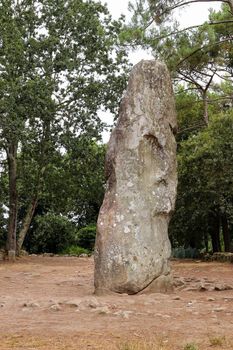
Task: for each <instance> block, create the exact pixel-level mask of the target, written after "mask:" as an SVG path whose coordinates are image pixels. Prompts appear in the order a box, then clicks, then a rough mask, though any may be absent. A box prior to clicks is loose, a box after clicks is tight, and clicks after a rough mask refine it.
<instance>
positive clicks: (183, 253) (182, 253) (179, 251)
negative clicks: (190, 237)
mask: <svg viewBox="0 0 233 350" xmlns="http://www.w3.org/2000/svg"><path fill="white" fill-rule="evenodd" d="M172 257H173V258H177V259H197V258H199V257H200V253H199V251H198V249H196V248H191V247H187V248H184V247H178V248H173V249H172Z"/></svg>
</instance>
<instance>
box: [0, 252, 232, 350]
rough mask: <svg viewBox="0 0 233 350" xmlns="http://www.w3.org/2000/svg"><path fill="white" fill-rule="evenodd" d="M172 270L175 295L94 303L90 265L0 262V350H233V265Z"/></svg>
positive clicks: (66, 260) (56, 260)
mask: <svg viewBox="0 0 233 350" xmlns="http://www.w3.org/2000/svg"><path fill="white" fill-rule="evenodd" d="M172 265H173V274H174V280H175V283H176V288H175V291H174V293H172V294H169V295H163V294H150V295H145V294H142V295H133V296H128V295H109V296H104V297H97V296H94V295H93V260H92V258H74V257H40V256H37V257H36V256H35V257H34V256H30V257H25V258H21V259H19V260H18V261H17V262H16V263H14V264H9V263H6V262H0V349H1V350H34V349H36V350H65V349H66V350H68V349H69V350H78V349H106V350H108V349H109V350H111V349H112V350H118V349H119V350H141V349H142V350H149V349H152V350H176V349H177V350H182V349H185V350H197V349H198V350H207V349H216V350H217V349H223V350H226V349H233V290H232V289H231V288H233V265H232V264H227V263H226V264H223V263H213V262H211V263H203V262H194V261H192V262H187V261H184V262H180V261H175V262H172Z"/></svg>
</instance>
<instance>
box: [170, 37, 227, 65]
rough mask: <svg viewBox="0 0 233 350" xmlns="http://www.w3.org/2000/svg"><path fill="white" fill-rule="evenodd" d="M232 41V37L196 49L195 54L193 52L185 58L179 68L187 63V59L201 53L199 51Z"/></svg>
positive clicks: (179, 63)
mask: <svg viewBox="0 0 233 350" xmlns="http://www.w3.org/2000/svg"><path fill="white" fill-rule="evenodd" d="M232 39H233V37H232V36H230V37H229V38H227V39H224V40H220V41H216V42H214V43H212V44H209V45H203V46H201V47H199V48H198V49H196V50H194V51H193V52H191V53H190V54H189V55H188V56H186V57H184V58H183V59H182V60H181V61H180V62H178V64H177V67H179V66H180V65H181V64H182V63H183V62H184V61H186V60H187V59H189V58H190V57H192V56H193V55H195V54H196V53H197V52H199V51H201V50H203V49H205V48H209V47H211V46H213V45H221V44H222V43H224V42H227V41H229V40H232Z"/></svg>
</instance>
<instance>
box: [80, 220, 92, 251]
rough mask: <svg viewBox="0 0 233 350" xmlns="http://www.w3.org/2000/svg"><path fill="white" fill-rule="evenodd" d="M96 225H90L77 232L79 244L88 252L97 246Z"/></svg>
mask: <svg viewBox="0 0 233 350" xmlns="http://www.w3.org/2000/svg"><path fill="white" fill-rule="evenodd" d="M95 236H96V225H94V224H90V225H88V226H86V227H83V228H81V229H80V230H79V231H78V232H77V236H76V242H77V244H78V245H79V246H80V247H82V248H86V249H88V250H93V249H94V245H95Z"/></svg>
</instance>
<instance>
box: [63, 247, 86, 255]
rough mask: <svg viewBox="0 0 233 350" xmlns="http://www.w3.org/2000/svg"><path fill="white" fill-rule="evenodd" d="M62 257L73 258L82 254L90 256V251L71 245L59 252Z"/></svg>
mask: <svg viewBox="0 0 233 350" xmlns="http://www.w3.org/2000/svg"><path fill="white" fill-rule="evenodd" d="M61 254H62V255H74V256H80V255H82V254H87V255H89V254H90V250H88V249H85V248H82V247H79V246H77V245H71V246H69V247H67V248H66V249H64V250H63V251H62V252H61Z"/></svg>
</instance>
